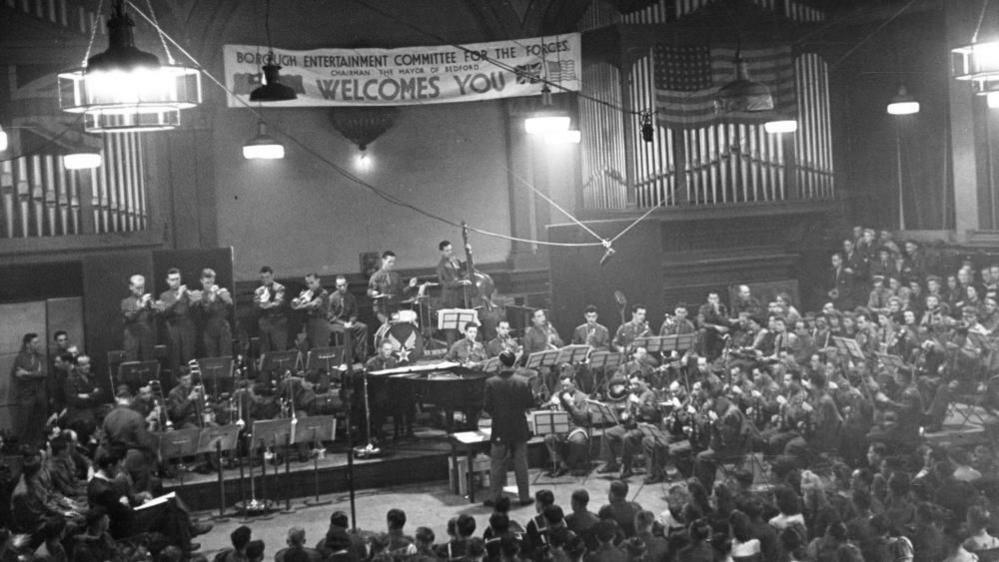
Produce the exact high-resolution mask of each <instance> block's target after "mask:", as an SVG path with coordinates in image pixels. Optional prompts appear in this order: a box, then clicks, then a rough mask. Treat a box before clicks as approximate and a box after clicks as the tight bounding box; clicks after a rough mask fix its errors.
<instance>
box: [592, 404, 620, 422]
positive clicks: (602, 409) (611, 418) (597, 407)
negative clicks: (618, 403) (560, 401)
mask: <svg viewBox="0 0 999 562" xmlns="http://www.w3.org/2000/svg"><path fill="white" fill-rule="evenodd" d="M586 409H587V410H588V411H589V412H590V425H591V426H593V427H613V426H615V425H617V424H618V423H620V422H618V419H617V414H615V413H614V410H613V409H612V408H611V407H610V406H608V405H607V404H604V403H603V402H598V401H596V400H590V399H589V398H587V399H586Z"/></svg>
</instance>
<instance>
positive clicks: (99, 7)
mask: <svg viewBox="0 0 999 562" xmlns="http://www.w3.org/2000/svg"><path fill="white" fill-rule="evenodd" d="M103 8H104V0H100V1H99V2H98V3H97V12H96V14H97V17H95V18H94V21H93V23H92V24H91V25H90V41H88V42H87V52H85V53H84V54H83V64H82V65H81V66H83V68H86V67H87V60H88V59H90V50H91V49H93V47H94V38H96V37H97V26H98V25H100V24H101V10H102V9H103Z"/></svg>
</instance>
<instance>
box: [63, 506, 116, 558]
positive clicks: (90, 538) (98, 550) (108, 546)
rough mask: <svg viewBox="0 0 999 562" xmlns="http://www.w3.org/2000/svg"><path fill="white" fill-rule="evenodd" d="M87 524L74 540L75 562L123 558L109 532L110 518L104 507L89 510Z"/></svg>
mask: <svg viewBox="0 0 999 562" xmlns="http://www.w3.org/2000/svg"><path fill="white" fill-rule="evenodd" d="M86 521H87V526H86V529H85V530H84V532H83V533H81V534H79V535H76V536H75V537H74V541H73V562H108V561H116V560H120V559H121V554H120V552H119V551H118V547H117V545H116V544H115V542H114V539H112V538H111V535H110V533H108V527H109V525H110V518H109V517H108V514H107V511H105V509H104V508H103V507H100V506H97V507H93V508H91V509H90V510H89V511H87V516H86Z"/></svg>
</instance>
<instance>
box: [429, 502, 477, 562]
mask: <svg viewBox="0 0 999 562" xmlns="http://www.w3.org/2000/svg"><path fill="white" fill-rule="evenodd" d="M474 534H475V518H474V517H472V516H471V515H468V514H466V513H462V514H461V515H459V516H458V518H457V519H455V522H454V533H453V536H452V538H451V540H449V541H448V542H446V543H444V544H441V545H437V548H436V549H435V552H436V553H437V556H440V557H441V558H445V559H448V560H450V559H454V558H461V557H462V556H467V555H468V547H469V543H470V542H471V540H472V535H474Z"/></svg>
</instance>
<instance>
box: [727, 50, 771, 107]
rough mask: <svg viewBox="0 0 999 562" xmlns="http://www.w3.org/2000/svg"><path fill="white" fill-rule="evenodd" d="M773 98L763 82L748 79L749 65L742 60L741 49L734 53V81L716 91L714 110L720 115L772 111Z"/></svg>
mask: <svg viewBox="0 0 999 562" xmlns="http://www.w3.org/2000/svg"><path fill="white" fill-rule="evenodd" d="M773 108H774V98H773V96H772V95H771V94H770V88H768V87H767V85H766V84H764V83H763V82H757V81H755V80H753V79H751V78H750V77H749V63H747V62H746V61H745V60H743V59H742V55H741V47H737V48H736V51H735V79H734V80H732V81H731V82H729V83H728V84H725V85H724V86H722V87H721V88H719V89H718V93H717V95H716V96H715V109H716V110H717V111H718V112H721V113H733V112H740V113H745V112H757V111H772V110H773Z"/></svg>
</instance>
